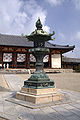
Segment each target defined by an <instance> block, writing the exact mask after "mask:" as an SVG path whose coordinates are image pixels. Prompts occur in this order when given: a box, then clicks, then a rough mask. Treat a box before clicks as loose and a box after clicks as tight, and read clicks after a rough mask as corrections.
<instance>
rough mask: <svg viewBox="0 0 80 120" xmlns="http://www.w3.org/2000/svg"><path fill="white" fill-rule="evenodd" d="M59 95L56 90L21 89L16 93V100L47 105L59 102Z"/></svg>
mask: <svg viewBox="0 0 80 120" xmlns="http://www.w3.org/2000/svg"><path fill="white" fill-rule="evenodd" d="M61 96H62V95H61V94H60V93H58V92H57V91H56V88H45V89H33V88H25V87H22V88H21V91H20V92H17V93H16V98H17V99H19V100H23V101H28V102H32V103H34V104H42V103H49V102H54V101H58V100H61Z"/></svg>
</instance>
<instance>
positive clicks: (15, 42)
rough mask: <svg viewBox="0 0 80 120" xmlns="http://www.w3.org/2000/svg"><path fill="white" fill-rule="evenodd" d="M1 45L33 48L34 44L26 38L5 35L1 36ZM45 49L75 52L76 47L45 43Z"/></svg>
mask: <svg viewBox="0 0 80 120" xmlns="http://www.w3.org/2000/svg"><path fill="white" fill-rule="evenodd" d="M0 45H3V46H20V47H33V42H31V41H28V39H26V38H25V37H24V36H15V35H4V34H0ZM45 47H47V48H53V49H68V50H73V49H74V47H75V46H68V45H67V46H62V45H56V44H51V43H50V42H46V43H45Z"/></svg>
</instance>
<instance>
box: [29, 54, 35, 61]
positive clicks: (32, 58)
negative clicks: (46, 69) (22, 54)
mask: <svg viewBox="0 0 80 120" xmlns="http://www.w3.org/2000/svg"><path fill="white" fill-rule="evenodd" d="M30 62H36V58H35V57H34V56H33V55H32V54H30Z"/></svg>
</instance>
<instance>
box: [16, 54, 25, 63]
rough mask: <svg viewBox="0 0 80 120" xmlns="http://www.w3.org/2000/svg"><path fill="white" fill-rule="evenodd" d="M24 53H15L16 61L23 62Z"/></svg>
mask: <svg viewBox="0 0 80 120" xmlns="http://www.w3.org/2000/svg"><path fill="white" fill-rule="evenodd" d="M24 61H25V54H17V62H24Z"/></svg>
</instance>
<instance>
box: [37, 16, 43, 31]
mask: <svg viewBox="0 0 80 120" xmlns="http://www.w3.org/2000/svg"><path fill="white" fill-rule="evenodd" d="M36 27H37V30H41V29H42V24H41V21H40V18H38V20H37V22H36Z"/></svg>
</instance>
